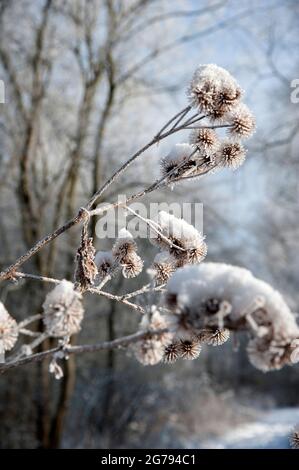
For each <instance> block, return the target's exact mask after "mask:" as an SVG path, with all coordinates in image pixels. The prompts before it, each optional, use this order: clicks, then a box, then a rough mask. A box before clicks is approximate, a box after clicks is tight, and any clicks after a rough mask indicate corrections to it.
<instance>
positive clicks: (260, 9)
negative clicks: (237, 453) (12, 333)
mask: <svg viewBox="0 0 299 470" xmlns="http://www.w3.org/2000/svg"><path fill="white" fill-rule="evenodd" d="M298 20H299V2H298V1H297V0H285V1H283V2H281V1H279V0H264V1H258V0H252V1H251V2H247V1H245V0H241V1H237V0H212V1H208V0H198V1H196V0H184V1H177V0H1V1H0V78H1V79H2V80H3V81H4V83H5V92H6V97H5V98H6V99H5V104H0V214H1V223H0V240H1V242H0V270H1V269H2V268H4V267H6V266H7V265H9V264H10V263H11V262H13V261H14V260H15V258H16V257H17V256H18V255H20V254H22V253H23V252H24V251H25V250H26V249H27V248H29V247H30V246H31V245H32V244H33V243H34V242H35V241H36V240H37V239H39V238H40V237H41V236H42V235H44V234H46V233H48V232H51V231H53V229H55V228H56V227H57V226H58V225H59V224H61V223H62V222H64V221H65V220H67V219H68V218H69V217H70V216H71V215H73V214H74V213H75V212H76V211H77V210H78V208H79V207H80V206H81V205H83V204H84V203H85V202H86V200H88V199H89V197H90V196H91V195H92V194H93V193H94V192H95V190H96V189H97V188H98V187H99V186H100V185H101V184H102V183H103V182H104V181H105V179H106V178H107V177H109V176H110V175H111V173H112V172H113V171H114V170H115V169H116V168H117V167H118V166H119V165H120V163H121V162H123V161H125V160H126V159H127V158H128V156H130V154H131V153H132V152H133V151H134V150H136V149H137V148H138V147H139V146H140V145H141V144H143V143H145V142H147V141H148V140H149V139H150V138H151V137H152V136H153V135H154V133H155V132H157V131H158V130H159V128H160V127H161V126H162V125H163V124H164V123H165V122H166V121H167V119H168V118H170V117H171V116H172V115H173V114H174V113H175V112H177V111H178V110H180V109H182V108H183V107H184V106H185V105H186V104H185V103H186V97H185V88H186V85H187V83H188V81H189V79H190V78H191V75H192V73H193V71H194V69H195V68H196V67H197V66H198V65H199V64H200V63H216V64H218V65H220V66H222V67H225V68H227V69H228V70H229V71H230V72H231V73H232V74H233V75H234V76H235V77H236V78H237V80H238V81H239V83H240V84H241V86H242V88H244V89H245V90H246V98H245V102H247V103H248V105H249V106H250V108H251V109H252V110H253V111H254V113H255V114H256V117H257V127H258V130H257V133H256V134H255V136H254V137H253V138H252V139H251V141H250V142H249V151H248V158H247V161H246V163H245V165H244V166H243V167H242V168H241V169H239V170H237V171H236V172H229V171H226V170H225V171H223V172H220V173H217V174H215V175H211V176H208V177H207V178H203V179H201V180H199V181H197V182H194V183H192V185H190V183H188V185H186V186H185V187H184V186H183V185H180V186H178V187H176V188H175V190H174V191H170V190H164V191H160V192H159V194H155V195H154V196H152V199H153V198H155V200H156V201H175V200H179V201H182V202H183V201H187V202H192V201H194V202H195V201H197V202H202V203H203V205H204V233H205V235H206V237H207V243H208V250H209V251H208V257H207V260H215V261H216V260H217V261H221V262H228V263H233V264H238V265H241V266H245V267H247V268H249V269H251V270H252V271H253V273H254V274H255V275H256V276H258V277H261V278H263V279H264V280H266V281H269V282H270V283H272V285H273V286H274V287H275V288H277V289H278V290H280V291H281V293H282V294H283V295H284V296H285V297H286V299H287V301H288V303H289V305H290V306H291V308H292V309H293V311H294V312H297V311H298V310H299V290H298V285H299V271H298V264H299V250H298V238H299V228H298V218H299V209H298V196H299V191H298V167H299V160H298V141H299V121H298V118H299V104H294V103H292V102H291V99H290V95H291V92H292V91H293V90H292V88H291V81H292V80H293V79H295V78H299V68H298V66H299V54H298V52H299V47H298V46H299V35H298V24H299V22H298ZM187 137H188V136H184V135H180V136H176V137H175V139H176V140H175V141H177V139H178V140H179V141H184V140H185V139H186V138H187ZM172 143H173V140H171V139H170V141H169V140H168V141H163V143H161V145H160V146H159V147H157V148H155V149H153V150H151V151H148V152H147V154H146V155H144V156H143V158H142V159H140V160H138V162H137V165H136V166H134V167H132V169H131V170H129V171H128V172H127V173H126V176H125V177H123V178H122V179H121V180H120V182H119V183H118V184H117V186H114V187H113V188H112V189H111V190H110V191H109V194H107V198H106V200H111V198H115V197H116V195H117V194H118V193H122V194H130V193H131V192H133V191H135V190H136V189H138V188H139V189H140V188H142V187H143V186H145V185H147V184H149V183H151V182H152V181H153V180H154V179H155V178H156V176H157V175H158V172H159V163H158V162H159V157H161V156H162V155H163V154H165V152H167V151H168V149H169V146H170V145H171V144H172ZM149 200H150V199H148V201H149ZM94 229H95V227H93V230H94ZM78 239H79V232H78V230H72V231H70V232H68V233H67V234H65V235H64V236H63V237H62V238H61V239H59V240H57V241H56V242H54V243H52V244H51V245H49V246H48V247H47V248H46V249H44V250H42V251H41V252H40V253H38V254H37V255H36V256H35V257H34V258H33V259H32V261H31V262H30V263H28V264H27V266H26V270H27V272H35V273H38V272H39V273H41V274H42V275H45V276H53V277H59V278H67V279H72V273H73V260H74V253H75V250H76V247H77V244H78ZM109 243H111V241H109V240H108V241H105V240H99V239H97V238H95V245H96V247H97V249H105V248H107V247H108V246H109ZM142 243H143V244H144V246H142V248H141V249H142V251H143V253H145V254H148V256H149V258H150V256H151V248H150V247H149V245H148V243H146V241H139V242H138V244H139V246H141V244H142ZM142 276H143V279H141V278H137V279H136V280H135V279H133V280H131V281H129V287H132V290H133V289H134V288H135V287H136V288H137V286H139V285H142V280H144V279H145V278H146V273H145V274H143V275H142ZM113 282H114V289H115V291H117V292H125V291H126V290H127V289H128V286H126V287H124V286H123V285H122V281H121V280H120V279H119V278H116V279H115V280H114V281H113ZM47 291H48V286H46V285H40V284H37V283H36V282H35V281H28V280H27V281H26V282H25V281H19V282H18V283H17V284H12V283H4V284H1V286H0V298H1V301H3V302H5V303H6V305H7V307H8V309H9V311H10V312H11V314H12V315H13V316H14V317H15V318H17V319H18V320H20V319H22V318H24V317H26V316H27V315H30V314H34V313H37V312H39V311H40V308H41V304H42V302H43V298H44V296H45V294H46V292H47ZM85 304H86V311H87V312H88V313H87V316H86V318H85V320H84V324H83V330H82V332H81V333H80V335H79V337H77V338H75V341H77V342H81V343H82V342H84V343H87V342H93V341H98V340H104V339H113V338H115V337H117V336H120V335H123V334H129V333H131V332H133V331H135V329H136V326H137V320H138V318H136V317H137V316H136V315H133V314H132V312H131V311H129V310H128V311H127V310H126V308H125V306H123V305H121V306H120V305H118V304H116V303H110V302H109V301H108V300H106V299H102V298H99V297H97V298H93V297H91V296H90V297H89V298H87V299H86V302H85ZM240 343H241V344H240V350H239V352H238V354H236V353H235V349H236V348H237V347H238V344H237V342H236V341H232V340H231V341H229V342H228V344H225V345H224V346H222V349H219V348H216V350H215V351H214V350H212V348H209V349H208V350H205V351H204V352H203V353H202V354H201V356H200V358H199V359H198V360H197V361H187V363H184V362H179V363H178V364H175V365H172V366H170V365H161V366H154V367H142V366H141V365H140V364H138V363H137V362H136V361H135V359H134V358H132V357H128V355H127V354H126V352H119V351H108V352H103V353H96V354H91V355H84V356H81V357H77V358H76V360H75V357H71V358H70V360H69V361H68V362H67V363H66V364H65V366H64V367H65V376H64V378H63V379H62V380H61V381H55V379H53V377H52V376H51V377H50V376H49V374H48V364H47V362H46V361H45V362H44V363H42V364H30V365H27V366H25V367H23V368H20V369H16V370H15V371H11V372H8V373H7V374H5V375H3V376H1V377H0V416H1V418H0V423H1V425H0V448H8V447H10V448H11V447H13V448H17V447H21V448H38V447H43V448H49V447H52V448H53V447H54V448H55V447H73V448H82V447H84V448H107V447H108V448H109V447H110V448H117V447H182V446H187V447H188V442H191V440H192V443H193V445H197V444H196V443H197V442H198V443H200V441H201V439H205V438H207V437H209V436H213V435H218V434H219V433H221V432H223V431H224V430H226V429H229V428H231V427H232V426H235V425H236V424H237V423H239V422H242V421H244V420H247V421H248V420H251V419H255V416H256V414H258V413H259V410H265V409H271V408H274V407H279V406H299V394H298V387H299V374H298V366H297V367H296V366H294V367H293V368H285V369H283V370H282V371H279V372H271V373H268V374H263V373H262V372H259V371H257V370H256V369H254V368H253V367H252V366H251V365H250V364H249V363H248V361H247V359H246V358H245V354H244V352H242V338H241V339H240Z"/></svg>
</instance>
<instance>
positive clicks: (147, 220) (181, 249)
mask: <svg viewBox="0 0 299 470" xmlns="http://www.w3.org/2000/svg"><path fill="white" fill-rule="evenodd" d="M125 208H126V209H127V210H128V211H129V212H131V213H132V214H134V215H135V216H136V217H137V218H138V219H140V220H142V221H143V222H144V223H145V224H147V225H148V226H149V227H150V228H151V229H152V230H153V231H154V232H156V234H157V235H159V236H160V237H161V239H162V240H164V241H165V242H166V243H167V244H168V245H169V246H170V247H171V248H176V249H177V250H180V251H186V249H185V248H182V247H180V246H178V245H176V244H175V243H172V241H171V240H169V238H167V237H166V236H165V235H163V233H162V232H161V231H160V230H159V229H158V228H157V227H159V228H160V226H159V224H157V223H156V222H154V221H152V220H149V219H145V218H144V217H142V216H141V215H140V214H138V213H137V212H135V211H134V210H133V209H131V208H130V207H129V206H125Z"/></svg>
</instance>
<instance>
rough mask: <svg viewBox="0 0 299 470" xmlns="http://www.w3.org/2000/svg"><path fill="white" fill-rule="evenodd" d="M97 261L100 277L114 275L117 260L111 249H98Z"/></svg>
mask: <svg viewBox="0 0 299 470" xmlns="http://www.w3.org/2000/svg"><path fill="white" fill-rule="evenodd" d="M95 263H96V265H97V269H98V275H99V278H100V279H104V278H105V277H106V276H112V275H113V273H114V270H115V261H114V258H113V256H112V253H111V251H98V252H97V254H96V256H95Z"/></svg>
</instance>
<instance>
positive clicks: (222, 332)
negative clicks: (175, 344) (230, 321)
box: [198, 327, 230, 346]
mask: <svg viewBox="0 0 299 470" xmlns="http://www.w3.org/2000/svg"><path fill="white" fill-rule="evenodd" d="M229 337H230V333H229V330H228V329H227V328H212V327H209V328H204V329H202V330H201V331H200V333H199V335H198V339H199V340H200V341H201V342H202V343H206V344H208V345H209V346H221V345H222V344H224V343H226V341H228V339H229Z"/></svg>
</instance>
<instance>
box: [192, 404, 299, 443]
mask: <svg viewBox="0 0 299 470" xmlns="http://www.w3.org/2000/svg"><path fill="white" fill-rule="evenodd" d="M297 424H299V408H281V409H277V410H273V411H270V412H267V413H265V414H264V415H263V416H262V417H261V419H260V421H258V422H252V423H248V424H242V425H240V426H238V427H236V428H235V429H233V430H231V431H229V432H227V433H225V434H224V435H223V436H220V437H218V438H215V439H210V440H206V441H202V442H201V443H200V446H199V447H200V448H201V449H289V448H290V446H289V436H290V434H291V433H292V430H293V428H294V426H295V425H297ZM194 444H195V443H194Z"/></svg>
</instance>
